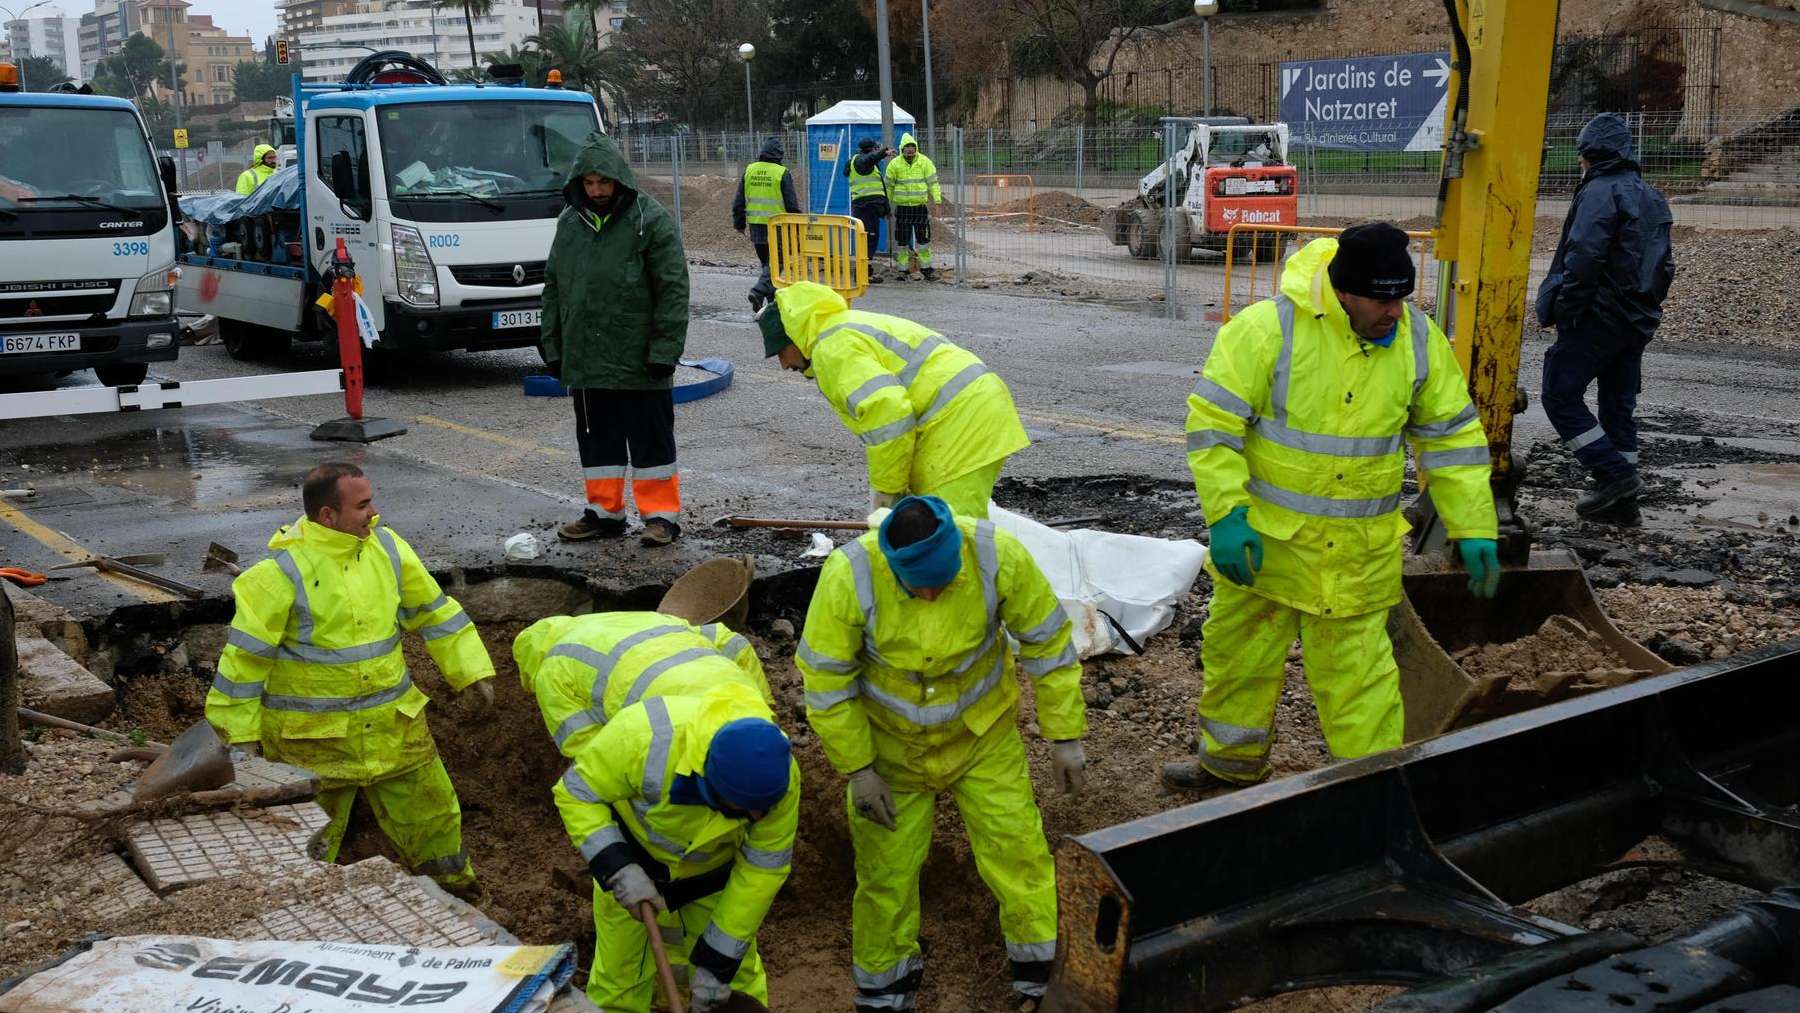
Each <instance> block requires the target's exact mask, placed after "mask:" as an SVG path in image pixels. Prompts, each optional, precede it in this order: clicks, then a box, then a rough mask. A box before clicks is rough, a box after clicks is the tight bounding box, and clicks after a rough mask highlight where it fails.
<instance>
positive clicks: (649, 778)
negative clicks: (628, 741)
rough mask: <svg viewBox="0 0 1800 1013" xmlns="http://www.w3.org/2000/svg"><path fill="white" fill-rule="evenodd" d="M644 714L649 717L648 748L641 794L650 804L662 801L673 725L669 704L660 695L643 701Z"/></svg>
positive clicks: (645, 756)
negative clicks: (670, 720)
mask: <svg viewBox="0 0 1800 1013" xmlns="http://www.w3.org/2000/svg"><path fill="white" fill-rule="evenodd" d="M644 714H645V716H647V717H648V718H649V719H650V750H649V752H647V753H645V754H644V784H643V790H642V792H641V794H642V795H643V796H644V800H645V801H646V802H649V803H651V804H655V803H657V802H660V801H662V793H663V777H664V776H665V775H666V773H667V772H666V771H665V770H664V769H663V768H665V767H667V766H668V765H669V747H670V746H672V745H674V741H673V740H674V738H675V727H674V726H673V725H671V724H670V723H669V704H668V702H667V701H665V700H664V699H663V698H662V697H660V696H653V697H651V698H650V699H648V700H645V701H644Z"/></svg>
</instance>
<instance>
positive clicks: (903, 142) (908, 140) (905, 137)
mask: <svg viewBox="0 0 1800 1013" xmlns="http://www.w3.org/2000/svg"><path fill="white" fill-rule="evenodd" d="M908 144H910V145H912V146H913V147H915V148H916V147H918V145H919V142H918V141H917V140H915V139H914V138H913V135H912V134H911V133H904V134H901V135H900V143H899V144H897V145H895V147H897V148H899V149H900V152H901V155H900V157H902V158H905V157H906V154H905V152H906V146H907V145H908ZM913 154H915V155H916V154H919V152H916V151H915V152H913Z"/></svg>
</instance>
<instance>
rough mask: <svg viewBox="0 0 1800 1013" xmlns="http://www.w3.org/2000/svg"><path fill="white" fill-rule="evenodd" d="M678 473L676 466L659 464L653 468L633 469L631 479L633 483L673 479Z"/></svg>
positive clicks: (678, 469)
mask: <svg viewBox="0 0 1800 1013" xmlns="http://www.w3.org/2000/svg"><path fill="white" fill-rule="evenodd" d="M680 471H681V469H680V468H678V467H677V466H676V465H673V464H659V465H657V466H656V467H654V468H633V469H631V477H632V480H633V481H637V482H648V481H652V480H655V479H659V478H674V477H675V476H676V475H677V474H679V473H680Z"/></svg>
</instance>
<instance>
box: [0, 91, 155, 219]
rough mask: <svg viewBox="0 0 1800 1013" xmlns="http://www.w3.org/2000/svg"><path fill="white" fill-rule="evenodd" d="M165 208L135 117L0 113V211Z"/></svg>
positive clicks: (114, 112)
mask: <svg viewBox="0 0 1800 1013" xmlns="http://www.w3.org/2000/svg"><path fill="white" fill-rule="evenodd" d="M98 203H103V204H106V205H112V206H114V207H117V208H121V209H130V210H137V211H149V210H153V209H157V208H160V207H163V206H164V205H163V192H162V182H161V180H160V179H159V177H158V176H157V172H156V164H155V163H154V162H152V161H151V160H150V146H149V144H148V143H147V142H146V141H145V140H144V132H143V129H142V128H140V127H139V126H138V120H137V117H136V116H134V115H132V114H131V113H130V112H128V111H126V110H124V109H94V108H85V109H83V108H71V107H58V106H0V208H5V209H15V208H20V207H30V208H32V209H33V210H36V211H40V212H42V211H49V210H59V211H61V210H68V211H84V212H85V211H91V210H92V209H93V208H94V207H95V206H97V204H98Z"/></svg>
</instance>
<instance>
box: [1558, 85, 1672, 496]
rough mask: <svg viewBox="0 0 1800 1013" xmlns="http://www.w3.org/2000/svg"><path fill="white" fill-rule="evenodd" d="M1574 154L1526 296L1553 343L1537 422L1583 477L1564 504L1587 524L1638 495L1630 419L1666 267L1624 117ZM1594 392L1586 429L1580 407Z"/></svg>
mask: <svg viewBox="0 0 1800 1013" xmlns="http://www.w3.org/2000/svg"><path fill="white" fill-rule="evenodd" d="M1575 144H1576V149H1577V151H1579V152H1580V155H1581V168H1582V177H1581V185H1580V186H1578V187H1576V188H1575V198H1574V200H1573V201H1572V202H1571V203H1570V205H1569V217H1568V218H1567V220H1565V221H1564V222H1563V231H1562V241H1561V242H1560V243H1558V244H1557V247H1556V256H1555V258H1554V259H1552V260H1551V262H1550V273H1549V274H1547V275H1545V276H1544V282H1543V285H1542V286H1541V287H1539V289H1538V296H1537V315H1538V321H1539V322H1540V323H1541V324H1542V325H1543V326H1545V327H1555V328H1556V343H1555V344H1554V345H1552V346H1550V350H1549V351H1547V352H1545V353H1544V385H1543V391H1542V400H1543V405H1544V413H1545V414H1547V415H1548V416H1550V424H1551V425H1553V426H1555V427H1556V433H1557V435H1558V436H1560V437H1562V440H1563V443H1564V445H1566V446H1567V447H1568V448H1569V449H1570V450H1571V451H1574V453H1575V458H1576V459H1577V460H1579V461H1580V462H1581V464H1582V466H1583V467H1585V468H1587V470H1588V472H1589V473H1590V474H1592V475H1593V476H1594V479H1595V481H1596V483H1597V486H1596V488H1595V489H1594V490H1593V491H1592V492H1590V493H1588V494H1587V495H1585V496H1583V497H1582V498H1581V499H1580V501H1578V502H1577V503H1576V504H1575V510H1576V512H1577V513H1579V514H1581V515H1582V516H1583V517H1591V516H1594V515H1596V514H1601V513H1604V512H1606V511H1608V510H1610V509H1612V508H1614V507H1619V506H1635V500H1636V498H1637V496H1638V494H1639V493H1641V492H1643V491H1644V480H1643V478H1642V477H1640V476H1639V474H1638V441H1637V422H1636V420H1635V419H1633V418H1632V413H1633V412H1634V411H1635V410H1636V408H1637V396H1638V390H1639V389H1640V387H1641V379H1640V368H1641V366H1642V362H1643V357H1644V346H1645V345H1647V344H1649V342H1650V339H1651V337H1653V336H1654V335H1655V334H1656V325H1657V324H1658V323H1660V322H1661V321H1662V302H1663V299H1664V298H1665V297H1666V296H1667V295H1668V294H1669V285H1670V283H1671V282H1673V281H1674V280H1675V258H1674V256H1673V254H1672V253H1671V252H1670V249H1669V225H1670V221H1671V217H1670V214H1669V204H1668V202H1667V201H1665V200H1663V197H1662V195H1661V194H1659V193H1657V192H1656V189H1655V188H1654V187H1652V186H1650V184H1648V183H1646V182H1644V179H1643V177H1642V176H1641V175H1639V171H1638V162H1637V152H1636V150H1635V149H1634V147H1633V145H1632V141H1631V128H1630V127H1629V126H1628V125H1627V124H1626V122H1625V118H1624V117H1622V116H1620V115H1618V114H1617V113H1601V114H1600V115H1598V116H1596V117H1594V118H1593V119H1592V120H1590V121H1588V124H1587V126H1585V127H1583V128H1581V134H1580V136H1579V137H1578V138H1577V139H1576V142H1575ZM1596 381H1597V382H1598V387H1599V390H1598V400H1599V408H1600V414H1599V417H1598V418H1595V416H1594V413H1593V412H1590V411H1589V410H1588V407H1587V404H1586V403H1585V402H1584V400H1583V398H1584V396H1585V395H1586V393H1587V388H1588V385H1589V384H1592V383H1595V382H1596Z"/></svg>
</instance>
